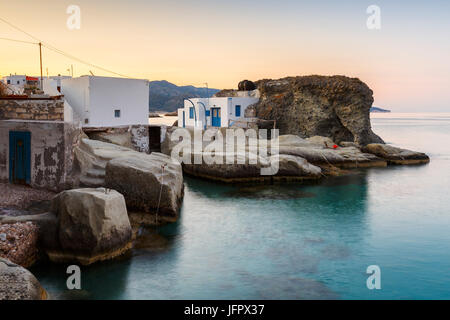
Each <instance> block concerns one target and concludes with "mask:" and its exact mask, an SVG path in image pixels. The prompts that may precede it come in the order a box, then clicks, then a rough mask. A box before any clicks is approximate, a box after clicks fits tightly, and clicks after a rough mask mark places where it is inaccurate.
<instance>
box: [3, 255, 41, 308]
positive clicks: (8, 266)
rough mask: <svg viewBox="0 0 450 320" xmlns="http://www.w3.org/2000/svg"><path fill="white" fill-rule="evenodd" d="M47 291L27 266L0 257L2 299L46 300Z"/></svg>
mask: <svg viewBox="0 0 450 320" xmlns="http://www.w3.org/2000/svg"><path fill="white" fill-rule="evenodd" d="M46 299H47V293H46V292H45V290H44V289H43V288H42V287H41V285H40V283H39V281H38V280H37V279H36V278H35V276H33V275H32V274H31V272H30V271H28V270H27V269H25V268H22V267H21V266H18V265H17V264H14V263H12V262H11V261H9V260H6V259H3V258H0V300H46Z"/></svg>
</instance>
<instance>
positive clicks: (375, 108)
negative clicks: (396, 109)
mask: <svg viewBox="0 0 450 320" xmlns="http://www.w3.org/2000/svg"><path fill="white" fill-rule="evenodd" d="M370 112H383V113H386V112H391V110H387V109H382V108H379V107H372V108H370Z"/></svg>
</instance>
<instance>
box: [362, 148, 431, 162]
mask: <svg viewBox="0 0 450 320" xmlns="http://www.w3.org/2000/svg"><path fill="white" fill-rule="evenodd" d="M363 150H364V152H367V153H371V154H374V155H376V156H377V157H380V158H383V159H386V160H387V161H388V163H389V164H402V165H408V164H423V163H428V162H430V158H429V157H428V156H427V155H426V154H425V153H422V152H416V151H411V150H406V149H400V148H396V147H393V146H390V145H386V144H379V143H372V144H368V145H367V146H365V147H364V148H363Z"/></svg>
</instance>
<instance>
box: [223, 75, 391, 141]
mask: <svg viewBox="0 0 450 320" xmlns="http://www.w3.org/2000/svg"><path fill="white" fill-rule="evenodd" d="M255 85H256V87H257V89H258V91H259V94H260V101H259V102H258V103H256V104H255V105H253V106H251V107H249V108H250V110H249V112H250V111H251V110H252V109H253V113H254V115H255V116H256V117H258V118H260V119H265V120H276V125H277V128H279V129H280V134H294V135H299V136H301V137H303V138H307V137H313V136H324V137H329V138H331V139H332V140H334V141H335V142H337V143H339V142H341V141H353V142H356V143H357V144H359V145H361V146H364V145H367V144H369V143H383V140H382V139H381V138H380V137H378V136H377V135H376V134H375V133H373V131H372V129H371V125H370V113H369V110H370V107H371V106H372V104H373V96H372V95H373V92H372V90H370V88H369V87H368V86H367V85H366V84H365V83H363V82H362V81H360V80H359V79H355V78H348V77H344V76H332V77H327V76H304V77H288V78H283V79H278V80H260V81H256V82H255ZM223 94H226V95H238V94H239V92H238V91H235V92H230V91H229V90H227V91H226V92H223V93H222V92H219V93H217V94H216V96H223Z"/></svg>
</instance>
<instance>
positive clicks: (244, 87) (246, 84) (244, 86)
mask: <svg viewBox="0 0 450 320" xmlns="http://www.w3.org/2000/svg"><path fill="white" fill-rule="evenodd" d="M255 89H256V85H255V83H254V82H252V81H249V80H243V81H241V82H239V84H238V90H239V91H253V90H255Z"/></svg>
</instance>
